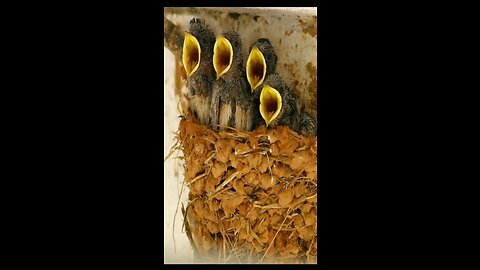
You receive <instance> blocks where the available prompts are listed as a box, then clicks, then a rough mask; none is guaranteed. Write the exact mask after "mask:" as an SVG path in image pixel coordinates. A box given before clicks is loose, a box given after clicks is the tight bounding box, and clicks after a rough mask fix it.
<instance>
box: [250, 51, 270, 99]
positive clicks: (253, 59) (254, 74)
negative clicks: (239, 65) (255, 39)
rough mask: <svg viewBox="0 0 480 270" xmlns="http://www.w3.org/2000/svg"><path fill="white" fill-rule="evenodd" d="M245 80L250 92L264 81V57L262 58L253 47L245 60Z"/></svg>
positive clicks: (265, 70) (259, 52)
mask: <svg viewBox="0 0 480 270" xmlns="http://www.w3.org/2000/svg"><path fill="white" fill-rule="evenodd" d="M246 71H247V80H248V83H250V88H251V89H252V92H253V91H254V90H255V89H256V88H257V87H258V86H259V85H261V84H262V82H263V80H264V79H265V74H266V73H267V63H266V62H265V57H263V54H262V52H261V51H260V50H259V49H257V47H253V49H252V51H251V52H250V55H249V56H248V60H247V67H246Z"/></svg>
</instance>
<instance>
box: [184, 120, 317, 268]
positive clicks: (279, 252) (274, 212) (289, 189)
mask: <svg viewBox="0 0 480 270" xmlns="http://www.w3.org/2000/svg"><path fill="white" fill-rule="evenodd" d="M177 140H178V142H179V144H180V148H181V149H182V151H183V155H184V159H185V182H186V185H187V186H188V187H189V190H190V191H189V192H190V193H189V196H188V198H189V202H188V205H187V206H186V207H185V208H184V209H182V212H183V215H184V225H185V230H186V232H187V235H188V236H189V239H190V242H191V245H192V247H193V249H194V252H195V255H196V257H197V258H203V259H210V260H214V261H217V262H222V263H316V262H317V137H303V136H301V135H299V134H297V133H296V132H294V131H292V130H290V129H289V128H288V127H285V126H277V127H276V128H275V129H267V128H266V127H265V125H261V126H259V127H258V128H257V129H256V130H254V131H252V132H246V131H239V130H234V129H230V130H226V131H219V132H216V131H213V130H211V129H208V128H207V126H205V125H200V124H197V123H196V122H195V121H194V120H192V118H186V119H183V120H181V122H180V125H179V132H178V133H177Z"/></svg>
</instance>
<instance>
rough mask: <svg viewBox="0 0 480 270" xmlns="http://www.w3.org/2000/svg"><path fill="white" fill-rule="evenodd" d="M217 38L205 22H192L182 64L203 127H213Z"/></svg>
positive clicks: (186, 36) (195, 20)
mask: <svg viewBox="0 0 480 270" xmlns="http://www.w3.org/2000/svg"><path fill="white" fill-rule="evenodd" d="M214 42H215V34H214V33H213V32H212V31H211V30H210V29H209V27H208V26H207V25H206V24H205V22H204V21H203V20H201V19H198V18H193V19H192V20H191V21H190V28H189V31H188V32H185V40H184V42H183V54H182V63H183V67H184V68H185V71H186V75H187V80H188V91H189V95H190V108H191V110H192V112H193V113H194V114H195V115H196V117H197V118H198V120H199V122H200V123H201V124H204V125H207V124H208V123H209V120H210V119H209V110H210V101H211V98H212V82H213V81H214V80H215V70H214V68H213V59H212V56H213V45H214Z"/></svg>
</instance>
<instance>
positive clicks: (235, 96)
mask: <svg viewBox="0 0 480 270" xmlns="http://www.w3.org/2000/svg"><path fill="white" fill-rule="evenodd" d="M213 51H214V52H213V67H214V69H215V71H216V73H217V80H215V81H214V82H213V87H212V103H211V107H210V120H211V126H212V128H213V129H214V130H217V129H218V125H220V126H221V128H222V129H223V128H224V126H230V127H235V128H237V129H242V130H247V131H250V130H252V126H253V125H252V117H251V114H252V113H253V112H254V111H255V107H254V103H253V102H252V96H251V94H250V93H249V89H248V82H247V79H246V75H245V72H244V70H243V57H242V41H241V39H240V37H239V35H238V34H237V33H236V32H234V31H229V32H226V33H223V35H219V36H218V37H217V39H216V42H215V45H214V49H213Z"/></svg>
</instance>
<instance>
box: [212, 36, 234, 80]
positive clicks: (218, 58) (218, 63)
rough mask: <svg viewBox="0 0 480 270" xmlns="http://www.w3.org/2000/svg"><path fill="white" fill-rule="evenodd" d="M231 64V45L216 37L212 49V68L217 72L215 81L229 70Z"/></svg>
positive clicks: (224, 39) (222, 38)
mask: <svg viewBox="0 0 480 270" xmlns="http://www.w3.org/2000/svg"><path fill="white" fill-rule="evenodd" d="M232 62H233V47H232V44H231V43H230V41H228V39H226V38H224V37H223V36H218V37H217V40H216V41H215V45H214V47H213V68H215V71H216V72H217V79H218V78H220V76H222V75H223V74H225V73H226V72H227V71H228V70H229V69H230V67H231V66H232Z"/></svg>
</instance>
